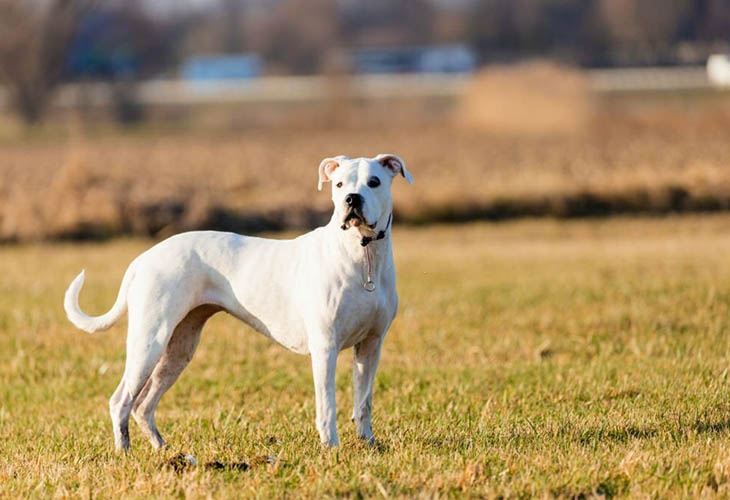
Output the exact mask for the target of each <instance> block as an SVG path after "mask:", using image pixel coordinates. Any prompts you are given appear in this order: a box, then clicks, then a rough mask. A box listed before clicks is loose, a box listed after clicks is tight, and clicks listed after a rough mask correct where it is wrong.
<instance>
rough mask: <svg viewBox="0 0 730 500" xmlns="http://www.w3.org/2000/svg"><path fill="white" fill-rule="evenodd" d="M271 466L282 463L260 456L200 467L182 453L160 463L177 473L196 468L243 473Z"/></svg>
mask: <svg viewBox="0 0 730 500" xmlns="http://www.w3.org/2000/svg"><path fill="white" fill-rule="evenodd" d="M273 464H277V465H281V464H282V462H280V461H278V460H277V459H276V458H275V457H272V456H268V455H261V456H256V457H251V458H250V459H249V460H248V462H221V461H218V460H213V461H211V462H206V463H204V464H202V465H198V464H197V462H192V461H191V457H190V456H189V455H185V454H184V453H178V454H176V455H174V456H172V457H171V458H169V459H168V460H165V462H163V463H162V467H164V468H169V469H172V470H174V471H175V472H177V473H182V472H184V471H186V470H194V469H196V468H201V469H203V470H206V471H220V472H223V471H237V472H243V471H247V470H249V469H251V468H254V467H259V466H264V465H273Z"/></svg>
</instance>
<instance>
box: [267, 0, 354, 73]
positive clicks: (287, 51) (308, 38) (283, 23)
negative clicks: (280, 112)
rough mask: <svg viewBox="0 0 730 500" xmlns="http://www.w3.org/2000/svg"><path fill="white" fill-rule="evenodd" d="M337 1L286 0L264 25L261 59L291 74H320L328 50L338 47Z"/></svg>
mask: <svg viewBox="0 0 730 500" xmlns="http://www.w3.org/2000/svg"><path fill="white" fill-rule="evenodd" d="M337 19H338V9H337V2H336V0H285V1H282V2H280V3H279V4H277V5H276V6H275V7H274V9H273V12H272V14H271V15H270V17H269V18H268V20H267V21H266V30H265V32H264V34H265V38H264V39H263V40H260V41H259V44H260V45H259V48H260V51H261V53H262V54H263V56H264V57H265V58H266V59H267V60H268V61H269V62H271V63H273V64H275V65H278V66H282V67H285V68H287V69H288V70H289V71H290V72H292V73H298V74H307V73H315V72H317V71H319V70H320V69H321V68H322V66H323V64H324V62H325V61H326V60H327V58H328V51H329V49H330V48H333V47H337V46H339V44H340V43H339V39H340V31H339V27H338V22H337Z"/></svg>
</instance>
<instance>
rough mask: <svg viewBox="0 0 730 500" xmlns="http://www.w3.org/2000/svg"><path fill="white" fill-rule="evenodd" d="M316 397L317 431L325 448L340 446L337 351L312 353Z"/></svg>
mask: <svg viewBox="0 0 730 500" xmlns="http://www.w3.org/2000/svg"><path fill="white" fill-rule="evenodd" d="M311 352H312V372H313V374H314V395H315V399H316V406H317V430H318V431H319V438H320V440H321V441H322V444H323V445H325V446H338V445H339V444H340V440H339V438H338V437H337V409H336V405H335V369H336V368H337V350H336V349H332V348H319V349H313V350H312V351H311Z"/></svg>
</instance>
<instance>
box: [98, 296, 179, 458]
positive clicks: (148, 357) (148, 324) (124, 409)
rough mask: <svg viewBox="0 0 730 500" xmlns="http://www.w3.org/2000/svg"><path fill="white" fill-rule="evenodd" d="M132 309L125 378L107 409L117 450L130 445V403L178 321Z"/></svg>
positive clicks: (153, 367)
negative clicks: (135, 311)
mask: <svg viewBox="0 0 730 500" xmlns="http://www.w3.org/2000/svg"><path fill="white" fill-rule="evenodd" d="M142 310H144V309H142ZM162 310H165V308H164V307H163V308H162ZM133 311H134V309H133V308H132V304H131V303H130V315H129V326H128V330H129V331H128V334H127V362H126V366H125V368H124V377H123V378H122V382H121V383H120V384H119V387H117V390H116V391H115V392H114V395H113V396H112V398H111V399H110V400H109V411H110V413H111V418H112V424H113V426H114V444H115V447H116V449H117V450H126V449H128V448H129V416H130V414H131V412H132V405H133V404H134V401H135V400H136V399H137V397H138V396H139V394H140V392H142V388H143V387H144V385H145V383H146V382H147V379H148V378H149V377H150V375H152V371H153V370H154V369H155V366H156V365H157V362H158V361H159V360H160V358H161V357H162V353H163V351H164V350H165V347H166V346H167V343H168V341H169V339H170V337H171V336H172V333H173V331H174V329H175V326H176V324H177V320H175V321H174V322H173V321H170V320H168V319H167V318H156V317H154V316H152V315H151V316H149V317H144V316H142V317H140V316H137V315H135V314H133Z"/></svg>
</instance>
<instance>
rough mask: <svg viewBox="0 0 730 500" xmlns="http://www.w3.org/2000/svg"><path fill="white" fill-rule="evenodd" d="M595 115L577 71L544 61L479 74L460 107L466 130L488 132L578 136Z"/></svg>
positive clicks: (498, 68) (587, 85) (586, 83)
mask: <svg viewBox="0 0 730 500" xmlns="http://www.w3.org/2000/svg"><path fill="white" fill-rule="evenodd" d="M594 112H595V110H594V106H593V96H592V95H591V91H590V87H589V84H588V81H587V79H586V78H585V77H584V75H583V74H582V73H580V72H579V71H577V70H573V69H570V68H567V67H561V66H557V65H554V64H551V63H547V62H530V63H523V64H518V65H514V66H495V67H490V68H489V69H487V70H484V71H482V72H481V73H480V74H478V75H477V76H476V77H475V78H474V79H473V80H472V82H471V83H470V85H469V88H468V90H467V92H466V94H465V95H464V98H463V99H462V102H461V104H460V107H459V114H458V117H459V120H460V122H461V123H462V124H464V125H466V126H467V127H470V128H474V129H476V130H481V131H485V132H490V133H498V134H517V135H555V134H575V133H579V132H582V131H583V130H584V129H585V127H586V126H587V125H588V123H589V122H590V120H591V118H592V117H593V113H594Z"/></svg>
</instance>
